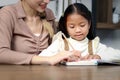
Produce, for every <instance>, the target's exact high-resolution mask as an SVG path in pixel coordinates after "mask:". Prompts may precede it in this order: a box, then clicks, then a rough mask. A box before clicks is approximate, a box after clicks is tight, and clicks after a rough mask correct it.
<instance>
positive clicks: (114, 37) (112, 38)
mask: <svg viewBox="0 0 120 80" xmlns="http://www.w3.org/2000/svg"><path fill="white" fill-rule="evenodd" d="M97 35H98V36H99V37H100V41H101V43H103V44H106V45H107V46H109V47H113V48H116V49H120V30H109V29H98V30H97Z"/></svg>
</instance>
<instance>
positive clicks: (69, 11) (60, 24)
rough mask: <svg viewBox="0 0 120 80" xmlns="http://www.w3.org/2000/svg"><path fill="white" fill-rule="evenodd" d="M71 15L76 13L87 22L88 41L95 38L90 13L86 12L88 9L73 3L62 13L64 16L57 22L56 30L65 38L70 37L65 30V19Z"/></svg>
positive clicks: (80, 4)
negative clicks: (88, 25)
mask: <svg viewBox="0 0 120 80" xmlns="http://www.w3.org/2000/svg"><path fill="white" fill-rule="evenodd" d="M73 13H78V14H80V15H81V16H83V17H84V18H85V19H87V20H88V22H89V24H91V25H90V29H89V33H88V35H87V38H88V39H89V40H92V39H94V38H95V37H96V32H95V27H93V26H92V15H91V12H90V11H89V10H88V8H87V7H86V6H85V5H83V4H82V3H74V4H71V5H69V6H68V7H67V9H66V10H65V12H64V15H62V16H61V18H60V20H59V22H58V30H59V31H62V32H63V33H64V34H65V36H66V37H70V36H69V34H68V32H67V28H66V23H67V17H68V16H69V15H71V14H73Z"/></svg>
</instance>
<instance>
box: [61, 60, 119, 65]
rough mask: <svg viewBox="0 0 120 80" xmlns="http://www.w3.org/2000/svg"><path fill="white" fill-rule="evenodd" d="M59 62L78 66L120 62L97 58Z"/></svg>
mask: <svg viewBox="0 0 120 80" xmlns="http://www.w3.org/2000/svg"><path fill="white" fill-rule="evenodd" d="M61 64H63V65H66V66H74V65H76V66H79V65H95V66H97V65H119V66H120V62H118V61H117V62H115V61H104V60H97V59H92V60H81V61H76V62H62V63H61Z"/></svg>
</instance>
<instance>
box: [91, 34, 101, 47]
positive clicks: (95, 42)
mask: <svg viewBox="0 0 120 80" xmlns="http://www.w3.org/2000/svg"><path fill="white" fill-rule="evenodd" d="M99 43H100V38H99V37H98V36H97V37H95V38H94V39H93V40H92V45H93V49H97V48H98V46H99Z"/></svg>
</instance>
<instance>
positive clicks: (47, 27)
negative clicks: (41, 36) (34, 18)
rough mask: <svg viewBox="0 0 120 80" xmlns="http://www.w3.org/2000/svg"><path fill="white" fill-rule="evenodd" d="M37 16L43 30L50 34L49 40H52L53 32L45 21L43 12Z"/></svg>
mask: <svg viewBox="0 0 120 80" xmlns="http://www.w3.org/2000/svg"><path fill="white" fill-rule="evenodd" d="M39 15H40V18H41V20H42V23H43V27H44V29H45V30H47V31H48V33H49V34H50V38H52V37H53V35H54V30H53V27H52V25H51V24H50V23H49V22H48V21H47V20H46V14H45V12H43V13H39Z"/></svg>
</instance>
